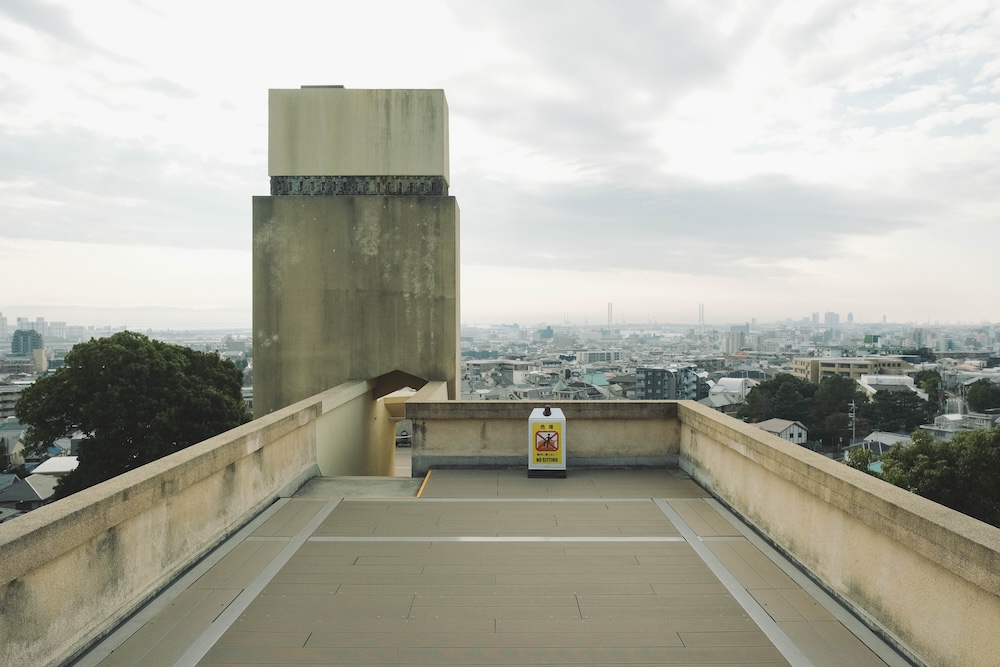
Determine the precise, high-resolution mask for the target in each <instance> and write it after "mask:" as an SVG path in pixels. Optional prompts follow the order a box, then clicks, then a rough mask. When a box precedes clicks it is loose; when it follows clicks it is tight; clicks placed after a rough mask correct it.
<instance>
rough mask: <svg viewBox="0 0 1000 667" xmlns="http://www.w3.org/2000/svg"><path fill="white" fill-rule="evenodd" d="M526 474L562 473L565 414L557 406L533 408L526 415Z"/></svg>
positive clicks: (564, 451)
mask: <svg viewBox="0 0 1000 667" xmlns="http://www.w3.org/2000/svg"><path fill="white" fill-rule="evenodd" d="M528 477H561V478H565V477H566V417H565V416H563V411H562V410H560V409H559V408H550V407H549V406H547V405H546V406H545V407H544V408H535V409H534V410H532V411H531V416H530V417H529V418H528Z"/></svg>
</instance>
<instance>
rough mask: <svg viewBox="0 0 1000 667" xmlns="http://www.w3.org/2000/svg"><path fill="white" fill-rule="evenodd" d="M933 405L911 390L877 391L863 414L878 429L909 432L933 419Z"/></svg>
mask: <svg viewBox="0 0 1000 667" xmlns="http://www.w3.org/2000/svg"><path fill="white" fill-rule="evenodd" d="M935 411H936V410H935V407H934V405H933V404H932V403H930V402H928V401H925V400H924V399H922V398H920V397H919V396H917V395H916V394H915V393H913V392H912V391H887V390H883V391H879V392H876V393H875V397H874V398H873V399H872V401H871V403H869V404H868V405H867V406H866V407H865V409H864V410H863V414H864V417H865V419H867V420H868V422H869V424H870V425H871V427H872V428H875V429H878V430H879V431H893V432H896V433H910V432H912V431H913V430H914V429H916V428H917V427H918V426H920V425H921V424H927V423H929V422H931V421H934V413H935Z"/></svg>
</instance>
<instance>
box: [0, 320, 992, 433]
mask: <svg viewBox="0 0 1000 667" xmlns="http://www.w3.org/2000/svg"><path fill="white" fill-rule="evenodd" d="M124 329H125V327H123V326H111V325H109V326H79V325H74V324H72V323H67V322H52V321H48V320H47V319H45V318H44V317H37V316H36V317H34V318H29V317H23V316H17V317H10V318H8V316H7V315H5V314H3V313H0V419H12V418H13V417H14V406H15V404H16V402H17V399H18V397H19V396H20V395H21V393H22V392H23V391H24V388H25V387H27V386H29V385H30V384H31V383H33V382H34V381H35V379H37V378H38V377H39V376H41V375H43V374H45V373H51V372H54V371H55V370H56V369H58V368H59V367H60V366H61V365H62V362H63V358H64V357H65V355H66V353H67V352H68V351H69V350H71V349H72V347H73V346H74V345H76V344H77V343H80V342H84V341H86V340H90V339H91V338H99V337H102V336H109V335H111V334H113V333H115V332H117V331H122V330H124ZM140 333H144V334H145V335H147V336H149V337H150V338H155V339H158V340H162V341H165V342H169V343H175V344H179V345H185V346H187V347H190V348H192V349H195V350H199V351H203V352H216V353H218V354H220V355H222V356H226V357H228V358H231V359H232V360H233V361H234V362H235V363H237V365H239V366H240V367H241V368H243V369H245V373H246V376H247V378H246V383H245V384H246V387H245V391H244V396H245V398H246V400H247V402H248V403H249V404H251V405H252V401H253V388H252V372H253V352H252V348H253V344H252V335H251V331H250V330H249V329H231V330H227V329H191V330H172V329H147V330H144V331H141V332H140ZM461 350H462V368H461V398H462V399H463V400H557V401H562V400H673V399H688V400H697V401H701V402H703V403H704V404H706V405H709V406H711V407H712V408H714V409H716V410H719V411H721V412H724V413H727V414H736V413H737V412H738V411H739V408H740V406H741V405H742V404H743V403H744V402H745V400H746V396H747V394H748V393H749V392H750V390H751V389H752V388H753V386H755V385H756V384H757V383H758V382H760V381H764V380H767V379H770V378H773V377H774V376H775V375H777V374H779V373H789V374H791V375H793V376H795V377H798V378H800V379H803V380H808V381H810V382H814V383H818V382H820V381H821V380H822V379H823V378H825V377H829V376H831V375H842V376H846V377H849V378H851V379H854V380H856V381H858V382H859V384H861V385H862V386H864V387H868V388H869V389H871V386H872V385H873V384H875V385H877V384H879V382H877V381H876V380H872V378H879V377H881V378H884V377H885V376H897V378H899V381H901V382H909V385H908V386H909V387H910V388H911V389H912V390H913V391H918V392H919V388H917V387H915V386H913V383H912V380H911V379H909V378H911V377H912V376H913V375H914V374H915V373H916V372H918V371H920V370H927V369H934V370H938V371H939V372H940V373H941V375H942V379H943V381H944V386H945V389H946V390H951V393H950V394H948V395H947V396H948V398H947V399H946V400H945V401H944V402H943V403H942V404H941V405H940V406H939V407H940V410H939V412H941V413H943V414H950V413H955V414H961V413H963V412H967V410H966V409H965V406H964V403H963V401H962V397H963V395H964V393H963V391H962V387H963V386H966V385H967V384H969V383H971V382H974V381H976V380H979V379H984V378H985V379H988V380H990V381H993V382H998V383H1000V326H998V325H996V324H992V323H984V324H978V325H973V324H952V325H943V326H942V325H939V326H913V325H910V324H893V323H859V322H855V321H854V318H853V316H852V315H851V314H850V313H848V314H847V316H846V317H844V318H842V317H841V316H840V314H839V313H833V312H827V313H824V314H822V315H821V314H820V313H819V312H813V313H812V314H811V315H810V316H805V317H801V318H799V319H787V320H784V321H781V322H772V323H759V322H757V321H751V322H748V323H743V324H733V325H725V326H715V325H708V324H705V323H704V322H699V323H696V324H683V325H680V324H679V325H671V324H624V323H621V324H615V323H613V322H612V321H611V309H610V304H609V321H608V322H606V323H603V324H602V325H595V324H582V325H581V324H572V323H566V322H564V323H562V324H547V323H539V324H535V325H520V324H513V323H512V324H495V325H463V326H462V328H461ZM928 353H929V354H931V355H933V356H934V361H928V360H927V359H926V358H924V357H922V356H921V354H924V355H925V356H926V355H927V354H928ZM886 383H887V381H886V380H885V379H883V380H881V384H882V385H885V384H886ZM923 397H924V398H927V397H926V395H924V396H923Z"/></svg>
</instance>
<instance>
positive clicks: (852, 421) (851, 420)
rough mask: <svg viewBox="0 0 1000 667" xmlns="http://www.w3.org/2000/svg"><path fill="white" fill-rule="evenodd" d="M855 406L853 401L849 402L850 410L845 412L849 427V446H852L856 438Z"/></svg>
mask: <svg viewBox="0 0 1000 667" xmlns="http://www.w3.org/2000/svg"><path fill="white" fill-rule="evenodd" d="M857 410H858V408H857V406H856V405H855V404H854V401H851V409H850V410H848V412H847V423H848V425H849V426H850V427H851V442H850V443H849V444H850V445H853V444H854V440H855V438H857V419H856V416H857Z"/></svg>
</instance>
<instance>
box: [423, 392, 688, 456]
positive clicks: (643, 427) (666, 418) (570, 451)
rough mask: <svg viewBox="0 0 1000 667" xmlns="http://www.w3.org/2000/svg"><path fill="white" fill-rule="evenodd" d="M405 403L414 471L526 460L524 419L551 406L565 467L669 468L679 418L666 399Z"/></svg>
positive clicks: (526, 424)
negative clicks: (561, 418)
mask: <svg viewBox="0 0 1000 667" xmlns="http://www.w3.org/2000/svg"><path fill="white" fill-rule="evenodd" d="M420 399H421V395H420V393H419V392H418V394H417V395H415V396H414V398H412V399H410V400H409V401H408V402H407V403H406V416H407V417H408V418H410V419H412V420H413V450H412V452H413V453H412V457H413V459H412V460H413V474H414V475H424V474H426V472H427V471H428V470H429V469H430V468H432V467H435V466H441V467H458V468H477V467H504V468H517V467H524V468H525V469H527V465H528V417H529V415H530V414H531V411H532V409H534V408H536V407H544V406H545V405H551V406H552V407H554V408H560V409H561V410H562V411H563V413H564V414H565V415H566V434H565V438H566V464H567V466H568V467H569V468H608V467H619V468H629V467H643V466H649V467H664V466H667V465H675V464H676V461H677V453H678V443H679V442H680V422H679V421H678V420H677V418H676V415H677V406H676V404H674V403H671V402H668V401H594V402H583V401H562V402H558V401H556V402H551V401H550V402H547V403H546V402H535V401H433V400H431V401H423V400H420Z"/></svg>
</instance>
